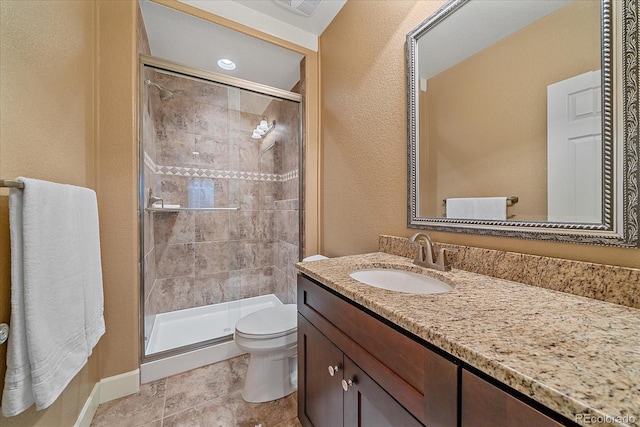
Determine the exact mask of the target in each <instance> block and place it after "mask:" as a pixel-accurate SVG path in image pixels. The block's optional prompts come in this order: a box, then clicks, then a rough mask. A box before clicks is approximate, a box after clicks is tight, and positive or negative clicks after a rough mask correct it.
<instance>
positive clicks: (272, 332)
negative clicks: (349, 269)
mask: <svg viewBox="0 0 640 427" xmlns="http://www.w3.org/2000/svg"><path fill="white" fill-rule="evenodd" d="M323 259H328V258H327V257H326V256H324V255H312V256H309V257H306V258H304V259H303V260H302V261H319V260H323ZM297 313H298V311H297V306H296V305H295V304H284V305H279V306H276V307H270V308H264V309H262V310H258V311H256V312H253V313H251V314H249V315H247V316H245V317H243V318H242V319H240V320H238V322H236V332H235V338H234V339H235V342H236V345H237V346H238V348H240V350H242V351H246V352H247V353H249V354H250V355H251V358H250V359H249V367H248V368H247V376H246V378H245V379H244V388H243V389H242V398H243V399H244V400H246V401H247V402H252V403H260V402H268V401H270V400H276V399H280V398H281V397H284V396H287V395H289V394H291V393H293V392H294V391H296V390H297V388H298V314H297Z"/></svg>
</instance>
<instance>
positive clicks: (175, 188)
mask: <svg viewBox="0 0 640 427" xmlns="http://www.w3.org/2000/svg"><path fill="white" fill-rule="evenodd" d="M143 76H144V78H145V79H148V80H150V81H151V82H153V83H154V84H156V85H159V86H160V87H161V88H162V89H163V90H165V91H168V92H171V94H172V95H171V96H170V97H166V96H165V97H164V99H161V96H160V90H159V89H158V88H157V87H156V86H155V85H150V84H145V85H143V88H142V90H143V93H142V96H141V110H142V111H141V117H142V123H141V131H142V134H141V138H140V140H141V141H142V147H141V159H142V162H141V165H140V170H141V172H142V173H141V179H142V186H141V187H142V188H143V189H144V193H143V194H142V195H141V206H143V207H144V208H147V209H145V210H144V213H143V214H142V221H141V225H142V231H141V240H142V241H143V251H142V252H143V264H144V277H143V280H142V282H143V284H142V286H143V292H142V293H141V294H142V295H143V296H144V303H143V312H144V334H145V337H144V345H145V357H147V356H152V355H158V354H162V353H164V352H169V353H171V354H173V353H175V352H176V351H175V349H176V347H184V346H189V345H192V344H196V343H201V342H202V341H210V340H216V339H218V338H220V337H223V338H225V339H229V338H230V337H231V335H232V333H233V329H234V326H233V325H234V324H235V323H234V322H235V320H237V318H238V316H241V315H243V314H247V313H248V312H249V311H251V310H253V309H254V308H261V307H265V304H267V306H268V304H279V303H293V302H295V268H294V264H295V263H296V262H297V261H298V260H299V252H300V250H299V248H300V242H299V240H300V232H299V223H300V215H299V214H300V210H299V208H300V206H299V190H300V184H299V176H300V174H299V159H300V144H301V139H300V135H299V134H300V104H299V96H298V97H297V101H292V100H288V99H280V98H278V97H274V96H268V95H264V94H261V93H256V91H255V90H246V89H242V88H240V87H236V86H230V85H225V84H220V83H216V82H213V81H207V80H203V79H198V78H194V77H188V76H181V75H177V74H174V73H168V72H165V71H162V70H159V69H156V68H153V67H150V66H144V67H143ZM293 95H295V94H293ZM294 98H295V96H294ZM263 118H266V119H268V120H269V121H270V122H271V121H272V120H275V121H276V126H275V128H274V129H273V130H271V131H270V132H269V133H268V134H267V135H266V136H264V137H263V138H252V134H253V130H254V129H255V128H256V126H257V125H258V124H259V123H260V121H261V120H262V119H263ZM149 192H151V194H152V195H153V196H154V197H157V198H160V199H161V200H162V202H161V203H158V202H156V203H155V204H149V203H148V202H149ZM153 200H157V199H153ZM162 206H164V207H165V209H163V208H162ZM149 208H153V209H149ZM195 318H198V319H200V320H201V326H200V327H197V326H195V325H194V324H192V323H190V322H192V321H194V319H195ZM223 320H224V321H223ZM187 330H188V331H189V332H188V333H187V332H186V331H187ZM165 331H166V333H165ZM163 336H166V337H167V338H166V339H165V338H163Z"/></svg>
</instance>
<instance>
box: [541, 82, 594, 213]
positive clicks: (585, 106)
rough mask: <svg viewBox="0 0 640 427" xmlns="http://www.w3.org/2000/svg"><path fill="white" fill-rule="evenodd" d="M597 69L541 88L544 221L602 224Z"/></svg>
mask: <svg viewBox="0 0 640 427" xmlns="http://www.w3.org/2000/svg"><path fill="white" fill-rule="evenodd" d="M600 85H601V83H600V70H597V71H590V72H587V73H584V74H581V75H579V76H575V77H572V78H569V79H567V80H563V81H560V82H558V83H554V84H552V85H550V86H548V87H547V197H548V207H547V212H548V221H555V222H585V223H600V222H602V120H601V105H602V103H601V100H600Z"/></svg>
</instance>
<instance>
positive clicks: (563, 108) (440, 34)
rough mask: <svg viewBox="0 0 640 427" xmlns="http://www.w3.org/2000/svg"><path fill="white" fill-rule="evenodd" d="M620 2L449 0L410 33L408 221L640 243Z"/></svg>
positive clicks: (424, 225) (441, 226)
mask: <svg viewBox="0 0 640 427" xmlns="http://www.w3.org/2000/svg"><path fill="white" fill-rule="evenodd" d="M612 3H613V4H614V6H622V7H615V10H614V11H613V14H614V15H613V18H612V11H611V8H612ZM624 4H626V3H625V2H621V1H617V0H616V1H614V2H610V1H608V0H605V1H603V2H602V3H601V2H600V1H599V0H573V1H572V0H518V1H508V2H505V1H495V0H471V1H466V0H454V1H450V2H449V3H447V4H446V5H445V6H443V7H442V8H441V9H440V10H439V11H438V12H436V13H435V14H434V15H433V16H431V17H429V18H428V19H427V20H426V21H424V22H423V23H422V24H420V25H419V26H418V27H417V28H416V29H414V30H413V31H412V32H411V33H410V34H409V35H408V36H407V50H408V52H407V54H408V58H409V61H408V72H407V77H408V88H409V93H408V109H409V111H408V117H409V185H410V187H409V227H410V228H431V229H443V230H446V231H462V232H476V233H482V234H494V235H506V236H515V237H526V238H541V239H549V240H565V241H579V242H591V243H606V244H620V245H625V246H626V245H629V243H632V244H631V245H632V246H635V245H637V243H633V242H637V221H638V220H637V216H636V217H635V219H634V217H633V216H632V215H631V216H629V215H627V216H625V214H622V213H621V212H623V211H624V209H623V204H624V203H627V205H628V206H630V205H629V203H631V204H633V203H635V205H633V206H630V207H632V208H633V209H634V211H635V212H637V210H635V209H637V197H636V198H635V200H636V201H635V202H633V200H634V197H631V199H629V196H633V194H635V195H637V184H636V186H635V187H634V186H633V185H629V184H630V183H629V182H627V181H626V180H625V179H624V171H623V169H624V168H623V167H622V166H623V164H627V163H629V162H631V161H632V160H633V157H634V155H633V154H632V153H630V151H629V150H625V144H627V147H633V146H637V136H636V137H635V139H633V138H631V139H629V137H628V135H625V134H624V132H623V131H622V129H621V128H622V126H621V128H617V129H616V132H614V126H617V125H618V124H622V123H623V122H625V123H627V125H628V124H629V123H628V122H629V121H630V120H631V121H635V125H637V118H633V117H632V116H633V115H632V114H628V110H625V109H624V108H620V106H619V105H617V104H615V103H616V102H617V101H616V100H617V99H622V91H623V89H622V84H623V81H622V80H623V79H622V77H621V76H620V75H614V74H613V70H614V69H615V70H616V71H617V70H619V69H620V68H619V64H618V65H615V62H616V61H618V63H621V62H622V61H624V60H625V58H624V56H625V55H622V56H618V55H615V56H614V57H613V58H612V52H616V49H615V48H614V49H611V46H612V43H613V44H616V43H618V46H619V47H618V51H619V52H622V49H621V48H620V46H621V45H620V44H619V43H621V40H620V38H618V37H617V35H618V34H621V33H622V32H623V26H622V23H623V22H626V21H624V19H623V17H622V15H623V14H624V13H625V12H624ZM635 20H636V21H635V22H636V23H637V18H635ZM627 21H628V19H627ZM611 24H613V25H611ZM632 30H633V28H632V29H630V30H627V32H628V31H632ZM635 31H637V29H635ZM627 36H628V35H627ZM627 40H628V37H627ZM634 40H637V39H634ZM624 48H625V49H626V50H628V51H631V52H632V53H633V55H636V57H637V46H636V47H635V48H634V46H630V45H629V43H627V45H625V46H624ZM636 67H637V64H636ZM636 73H637V68H636ZM633 80H634V81H635V83H634V84H635V89H637V79H633ZM612 82H615V84H613V83H612ZM627 86H628V85H627ZM633 93H634V94H635V95H633V96H635V97H636V102H637V91H636V92H633ZM627 94H629V95H630V94H631V92H627ZM625 98H627V97H625ZM614 118H615V119H616V120H615V121H614ZM631 124H632V125H633V123H631ZM627 128H628V126H626V127H625V129H627ZM625 138H626V139H625ZM616 153H626V155H627V157H624V158H623V157H622V156H619V158H618V159H616ZM635 159H636V161H637V151H636V154H635ZM615 161H618V162H619V164H617V165H616V164H615ZM614 172H615V173H617V175H616V176H614ZM617 183H622V185H621V186H620V187H616V184H617ZM509 196H515V198H513V199H511V201H510V200H509V199H508V197H509ZM630 200H631V201H630ZM515 201H517V203H515Z"/></svg>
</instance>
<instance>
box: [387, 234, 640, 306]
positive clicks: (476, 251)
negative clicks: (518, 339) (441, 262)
mask: <svg viewBox="0 0 640 427" xmlns="http://www.w3.org/2000/svg"><path fill="white" fill-rule="evenodd" d="M378 245H379V250H380V252H385V253H388V254H392V255H398V256H402V257H406V258H415V256H416V254H417V252H416V251H417V248H416V246H414V245H411V244H409V242H408V240H407V238H406V237H396V236H385V235H381V236H379V238H378ZM436 245H437V246H447V247H452V248H456V249H457V250H458V252H457V253H456V254H454V255H452V256H451V257H450V259H451V261H452V264H453V267H454V268H457V269H459V270H465V271H470V272H473V273H478V274H484V275H486V276H491V277H496V278H498V279H505V280H511V281H514V282H520V283H525V284H527V285H532V286H538V287H541V288H547V289H553V290H556V291H561V292H565V293H569V294H573V295H579V296H583V297H587V298H592V299H597V300H601V301H607V302H611V303H614V304H619V305H625V306H628V307H634V308H640V269H637V268H627V267H619V266H614V265H606V264H595V263H591V262H583V261H575V260H568V259H561V258H551V257H544V256H538V255H529V254H521V253H516V252H506V251H498V250H493V249H484V248H476V247H470V246H459V245H451V244H446V245H441V244H438V243H436Z"/></svg>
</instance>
